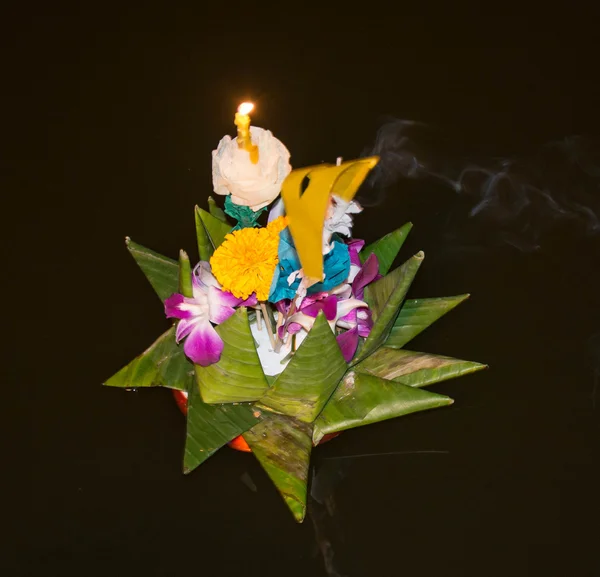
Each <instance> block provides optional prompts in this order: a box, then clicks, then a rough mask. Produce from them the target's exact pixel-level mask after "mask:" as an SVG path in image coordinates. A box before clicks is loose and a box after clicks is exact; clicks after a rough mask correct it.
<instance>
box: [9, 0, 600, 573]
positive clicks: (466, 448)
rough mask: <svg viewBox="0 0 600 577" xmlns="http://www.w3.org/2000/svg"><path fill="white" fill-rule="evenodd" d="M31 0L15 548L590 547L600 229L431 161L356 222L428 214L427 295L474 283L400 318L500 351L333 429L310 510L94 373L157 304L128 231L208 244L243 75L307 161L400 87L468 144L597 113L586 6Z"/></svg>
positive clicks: (123, 563) (408, 109) (24, 112)
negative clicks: (442, 404)
mask: <svg viewBox="0 0 600 577" xmlns="http://www.w3.org/2000/svg"><path fill="white" fill-rule="evenodd" d="M195 4H197V5H195ZM21 8H22V10H19V11H17V10H13V11H12V12H9V13H8V14H7V16H6V18H5V19H3V20H4V22H5V24H7V26H8V27H9V28H10V29H11V33H9V34H8V36H7V37H8V38H9V43H8V46H7V47H6V50H5V51H4V53H5V57H6V60H7V63H6V67H5V75H6V76H5V79H6V83H5V88H4V92H5V95H7V96H9V97H10V105H9V106H7V107H6V108H5V113H6V116H7V121H8V122H7V123H6V125H7V126H8V127H9V129H10V130H9V132H8V134H9V135H10V139H9V142H8V144H9V150H8V151H7V154H6V157H5V158H6V159H7V160H8V168H9V169H8V171H7V174H8V176H9V177H10V182H9V185H8V187H7V188H6V190H5V192H4V194H3V197H4V200H5V202H6V210H4V211H3V213H4V216H5V218H7V221H8V224H9V225H10V224H13V225H14V228H13V227H10V228H9V229H8V230H9V232H10V234H9V235H8V236H7V240H6V241H5V242H4V243H3V244H4V247H3V248H4V251H5V253H6V254H7V259H6V260H5V262H7V263H9V264H8V266H9V267H10V268H9V269H8V270H9V271H10V272H9V273H7V274H6V277H7V280H6V283H7V284H9V289H10V291H9V293H8V297H7V298H6V299H5V301H4V302H5V312H6V311H8V312H9V313H13V315H14V317H13V321H14V322H11V323H10V324H9V325H8V327H7V330H6V332H5V337H6V338H7V340H9V341H10V343H9V344H8V345H7V346H9V347H11V348H9V349H8V351H9V353H10V354H9V356H8V362H7V363H6V365H5V366H6V367H7V372H8V375H7V377H6V378H5V379H3V384H4V390H5V391H6V393H5V397H4V399H5V402H4V403H3V407H2V409H3V413H5V414H6V416H4V417H3V419H2V423H3V425H4V428H5V432H4V435H3V437H4V439H3V441H4V443H3V444H4V445H5V449H4V455H5V472H4V475H3V479H4V480H5V481H6V489H5V491H4V497H5V499H6V501H7V507H5V511H6V515H5V514H4V513H3V518H4V519H5V521H4V526H5V530H6V531H7V533H8V539H6V538H5V539H4V540H3V550H4V552H3V554H2V555H1V563H0V565H1V566H2V575H6V576H7V577H12V576H30V577H50V576H60V577H67V576H90V577H92V576H107V575H110V576H111V577H121V576H137V575H140V576H142V575H143V576H145V577H152V576H156V577H158V576H161V577H162V576H169V577H172V576H177V575H211V576H212V575H219V576H221V575H223V576H225V575H232V576H238V577H246V576H247V577H254V576H260V577H270V576H277V577H279V576H283V575H285V576H296V575H298V576H303V577H308V576H310V577H321V576H325V575H345V576H348V577H375V576H377V577H378V576H386V577H387V576H393V575H407V576H408V575H410V576H411V577H417V576H427V577H431V576H435V577H446V576H448V577H450V576H467V577H496V576H497V577H512V576H514V577H524V576H538V575H539V576H544V577H549V576H590V577H591V576H594V575H600V561H599V560H598V551H597V549H598V514H599V512H600V507H599V506H598V498H599V495H598V486H599V485H598V481H599V478H598V474H597V467H598V456H599V452H598V449H599V436H598V435H599V433H600V428H599V425H598V423H599V420H600V387H599V386H598V382H599V380H600V356H599V355H600V342H599V339H600V336H599V335H600V284H599V281H600V275H599V271H600V242H599V239H598V237H597V236H594V235H590V234H587V233H585V232H584V231H583V230H581V229H580V228H578V225H577V222H569V223H567V224H561V225H560V226H559V227H558V228H553V229H551V230H550V231H549V232H548V231H546V232H545V233H544V236H543V238H542V240H541V242H540V248H539V249H538V250H537V251H530V250H527V251H523V250H520V248H519V247H518V246H515V243H514V242H502V241H501V239H502V238H503V237H502V234H500V231H498V230H496V229H494V228H493V227H494V226H495V224H494V220H493V219H492V220H491V221H490V220H485V219H484V220H479V221H477V220H472V219H469V218H468V214H469V211H470V209H471V208H472V206H471V205H470V204H469V202H468V199H465V198H464V197H461V196H460V195H457V194H455V193H453V192H452V191H449V190H448V189H447V188H444V187H443V186H441V185H440V183H435V182H430V181H426V180H425V181H423V180H417V181H415V180H410V181H402V180H401V181H399V182H397V183H396V184H395V185H393V186H392V187H391V188H390V189H389V190H387V191H386V194H385V196H384V198H381V197H378V199H379V200H378V202H379V204H377V205H376V206H374V207H372V208H369V209H367V210H366V211H365V212H364V213H363V214H362V215H360V216H359V217H358V218H357V222H356V236H358V237H362V238H365V239H367V241H371V240H374V239H375V238H377V237H379V236H380V235H382V234H383V233H385V232H388V231H390V230H392V229H393V228H394V227H397V226H399V225H401V224H403V223H404V222H406V221H409V220H410V221H412V222H413V223H414V229H413V231H412V233H411V235H410V238H409V240H408V241H407V243H406V245H405V246H404V248H403V250H402V256H403V257H404V258H406V257H408V256H410V255H411V254H414V253H415V252H417V251H418V250H420V249H423V250H424V251H425V254H426V259H425V263H424V265H423V267H422V268H421V271H420V273H419V276H418V277H417V280H416V282H415V284H414V286H413V287H412V289H411V296H414V297H418V296H423V297H425V296H427V297H428V296H444V295H455V294H461V293H465V292H469V293H471V295H472V296H471V299H470V300H469V301H467V302H466V303H464V304H463V305H461V306H460V307H459V308H458V309H457V310H455V311H453V312H452V313H451V314H449V315H448V316H447V317H445V318H444V319H442V320H441V321H440V322H439V323H438V324H437V325H436V326H435V327H432V328H431V329H429V330H428V331H426V332H425V333H423V334H422V335H421V336H419V337H418V338H417V339H416V340H415V341H414V342H413V343H411V345H410V347H411V348H414V349H416V350H423V351H428V352H432V353H439V354H447V355H451V356H455V357H459V358H466V359H471V360H477V361H480V362H484V363H487V364H489V366H490V369H489V370H488V371H485V372H482V373H478V374H476V375H472V376H469V377H465V378H463V379H459V380H455V381H448V382H445V383H442V384H440V385H438V386H436V387H434V389H435V390H436V391H438V392H440V393H444V394H448V395H450V396H452V397H453V398H454V399H455V401H456V402H455V404H454V405H453V406H452V407H450V408H447V409H444V410H438V411H432V412H430V413H421V414H418V415H415V416H411V417H407V418H404V419H397V420H393V421H389V422H386V423H382V424H379V425H377V426H372V427H365V428H363V429H357V430H354V431H350V432H347V433H345V434H343V435H342V436H341V437H340V438H338V439H336V440H335V441H332V442H331V443H329V444H327V445H326V446H324V447H321V448H319V449H318V450H316V451H315V453H314V464H315V475H316V476H315V481H314V483H313V485H314V487H315V490H314V491H313V497H312V498H311V509H310V515H309V517H308V518H307V520H306V521H305V523H304V524H303V525H300V526H299V525H296V524H295V523H294V521H293V519H292V517H291V515H290V514H289V512H288V511H287V510H286V508H285V506H284V504H283V502H282V501H281V499H280V497H279V496H278V495H277V493H276V491H275V490H274V488H273V487H272V485H271V483H270V481H269V479H268V478H267V477H266V475H265V474H264V473H263V472H262V471H261V469H260V467H259V465H258V464H257V462H256V461H255V460H254V459H253V458H252V457H251V456H248V455H243V454H240V453H237V452H234V451H232V450H229V449H223V450H221V451H219V452H218V453H217V454H216V455H215V456H214V457H212V458H211V459H210V460H209V461H208V462H206V463H205V464H203V465H202V467H201V468H200V469H198V470H197V471H195V472H194V473H193V474H191V475H189V476H183V475H182V473H181V460H182V451H183V442H184V432H185V431H184V420H183V418H182V417H181V415H180V414H179V412H178V410H177V408H176V407H175V405H174V403H173V402H172V399H171V397H170V394H169V392H168V391H164V390H149V391H141V392H125V391H119V390H113V389H106V388H103V387H102V386H101V383H102V382H103V380H105V379H106V378H107V377H109V376H110V375H111V374H113V373H114V372H115V371H116V370H118V369H119V368H120V367H121V366H123V365H124V364H125V363H126V362H128V361H129V360H130V359H131V358H132V357H134V356H135V355H136V354H138V353H139V352H140V351H142V350H143V349H144V348H145V347H146V346H147V345H148V344H149V343H150V342H152V341H153V340H154V339H155V338H156V336H158V335H159V334H160V333H161V332H162V331H163V330H165V327H167V326H168V323H167V321H166V320H165V319H164V318H163V314H162V310H161V305H160V303H159V301H158V300H157V299H156V297H155V295H154V294H153V292H152V290H151V288H150V287H149V286H148V285H147V284H146V281H145V279H144V278H143V275H142V274H141V273H140V271H139V270H138V269H137V267H136V266H135V264H134V262H133V260H132V259H131V257H130V256H129V255H128V254H127V251H126V250H125V245H124V238H125V236H127V235H128V236H130V237H132V239H134V240H135V241H137V242H139V243H141V244H143V245H145V246H148V247H151V248H153V249H155V250H157V251H159V252H161V253H163V254H167V255H170V256H172V257H174V256H176V255H177V251H178V250H179V249H180V248H185V249H187V250H188V251H190V252H191V253H194V250H195V249H194V246H195V238H194V220H193V207H194V204H196V203H198V204H201V205H202V204H203V203H205V198H206V196H208V194H210V193H211V192H212V187H211V172H210V171H211V168H210V160H211V156H210V153H211V151H212V150H213V148H215V146H216V144H217V142H218V141H219V139H220V138H221V137H222V136H223V135H224V134H226V133H232V132H233V128H234V127H233V124H232V122H233V113H234V110H235V107H236V106H237V104H238V103H239V102H240V101H242V100H246V99H252V100H254V101H255V102H256V104H257V113H256V115H255V117H254V121H255V123H256V124H257V125H259V126H263V127H266V128H269V129H270V130H272V131H273V132H274V134H275V135H276V136H277V137H278V138H280V139H281V140H282V141H283V142H284V143H285V144H286V145H287V147H288V148H289V149H290V151H291V153H292V162H293V164H294V166H296V167H300V166H305V165H309V164H315V163H319V162H322V161H327V162H333V161H334V160H335V158H336V157H337V156H340V155H341V156H343V157H345V158H347V159H350V158H353V157H357V156H359V155H360V154H361V153H362V151H363V150H365V148H366V147H368V146H369V145H370V144H371V143H372V141H373V139H374V137H375V134H376V131H377V128H378V127H379V125H380V122H381V121H382V119H384V118H388V117H390V116H391V117H396V118H402V119H410V120H418V121H423V122H427V123H430V124H433V125H436V126H440V127H442V128H443V129H444V130H445V132H446V134H448V135H449V138H450V142H451V143H453V144H451V146H450V149H451V150H452V151H454V152H456V151H460V154H464V155H466V156H469V155H472V156H478V157H480V158H481V157H484V158H485V157H488V158H491V157H497V156H500V157H505V156H506V157H514V156H519V155H527V154H531V153H533V152H535V151H536V150H538V149H539V148H540V147H541V146H543V145H544V144H545V143H547V142H550V141H554V140H560V139H563V138H565V137H568V136H571V135H580V134H586V135H589V137H590V138H592V139H594V138H596V139H597V138H598V137H599V136H600V130H599V127H600V124H599V120H600V115H598V112H597V110H596V108H597V102H598V98H599V96H600V93H599V89H598V82H597V73H596V66H595V58H596V56H597V54H598V42H597V40H596V36H597V35H596V33H595V30H594V29H593V28H592V26H593V23H594V19H593V18H592V15H591V14H590V15H587V14H583V13H582V12H576V11H575V12H574V9H572V8H571V5H568V6H567V5H565V7H563V8H562V9H560V10H557V11H556V12H550V10H551V9H550V7H549V6H545V8H544V11H543V12H540V11H539V10H537V9H535V10H534V9H533V8H532V9H531V10H530V11H528V10H527V9H526V8H524V7H523V6H521V7H520V9H519V10H518V11H514V12H511V11H510V10H508V8H506V7H502V6H500V5H498V6H495V5H485V6H484V5H481V4H480V3H479V4H477V3H473V4H472V5H471V6H468V7H462V8H459V7H458V6H456V5H455V4H454V3H451V4H449V5H448V6H447V7H446V8H444V9H438V8H435V9H434V7H433V6H432V5H430V6H420V5H419V6H414V5H408V4H406V5H397V6H395V7H393V8H391V7H390V6H389V5H388V6H386V4H383V5H382V6H380V7H376V6H374V5H373V4H372V3H368V4H364V5H363V6H362V7H361V8H360V9H354V8H352V6H351V5H350V4H348V3H346V4H339V5H337V4H336V5H335V6H333V5H332V6H328V7H323V6H320V7H319V8H318V9H315V10H313V9H310V8H309V7H308V6H307V5H298V6H296V7H294V6H293V5H291V4H289V5H285V6H283V5H279V6H277V7H274V8H273V9H272V10H266V9H265V8H266V7H265V6H262V5H260V6H259V5H254V4H253V5H246V6H245V7H243V6H242V5H240V6H236V5H231V4H220V5H213V6H211V7H210V8H202V7H201V5H200V3H188V4H187V5H184V4H171V5H166V4H165V5H164V6H162V8H157V7H149V6H144V7H143V8H142V9H140V10H136V9H133V8H132V7H129V6H128V5H126V4H125V5H121V6H120V7H118V8H110V7H108V6H107V5H105V4H87V3H86V4H81V5H75V4H73V5H67V4H61V3H48V4H47V5H45V6H44V7H42V6H35V5H31V6H25V5H21ZM553 10H554V9H553ZM591 193H592V194H600V190H599V189H598V188H596V189H595V190H592V191H591ZM21 201H22V202H21ZM13 203H15V206H16V208H15V209H14V210H13V209H12V206H13ZM9 204H10V207H9ZM451 214H452V215H457V214H458V216H459V218H458V220H456V219H455V218H452V219H450V218H449V215H451ZM462 216H464V217H465V218H464V219H462V220H461V217H462ZM457 222H459V223H463V222H464V223H466V224H465V225H464V227H463V225H462V224H460V225H457V224H456V223H457ZM5 230H6V229H5ZM512 232H513V233H514V232H515V230H513V231H512ZM518 232H519V231H518V230H516V233H518ZM511 238H512V237H511ZM499 239H500V240H499ZM521 248H523V247H521ZM13 349H14V351H13Z"/></svg>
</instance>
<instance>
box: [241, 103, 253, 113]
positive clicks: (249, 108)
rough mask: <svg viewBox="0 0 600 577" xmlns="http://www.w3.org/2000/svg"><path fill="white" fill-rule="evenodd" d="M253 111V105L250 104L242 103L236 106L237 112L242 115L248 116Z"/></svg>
mask: <svg viewBox="0 0 600 577" xmlns="http://www.w3.org/2000/svg"><path fill="white" fill-rule="evenodd" d="M253 109H254V104H252V102H242V103H241V104H240V105H239V106H238V112H239V113H240V114H243V115H246V114H250V112H252V110H253Z"/></svg>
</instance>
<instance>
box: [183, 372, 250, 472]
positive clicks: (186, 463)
mask: <svg viewBox="0 0 600 577" xmlns="http://www.w3.org/2000/svg"><path fill="white" fill-rule="evenodd" d="M189 384H190V387H189V389H188V405H187V407H188V410H187V432H186V438H185V451H184V455H183V472H184V473H185V474H187V473H190V472H191V471H193V470H194V469H195V468H196V467H197V466H198V465H200V464H201V463H203V462H204V461H206V459H208V458H209V457H210V456H211V455H213V454H214V453H216V452H217V451H218V450H219V449H220V448H221V447H222V446H223V445H225V444H227V443H229V441H231V440H232V439H235V437H237V436H239V435H241V434H242V433H243V432H245V431H247V430H248V429H250V428H251V427H253V426H255V425H256V424H257V423H258V422H260V418H258V417H256V416H255V414H254V413H255V411H254V409H253V408H252V406H251V405H207V404H206V403H204V402H203V401H202V398H201V397H200V391H199V390H198V385H197V384H196V383H195V382H194V380H193V378H192V379H190V383H189Z"/></svg>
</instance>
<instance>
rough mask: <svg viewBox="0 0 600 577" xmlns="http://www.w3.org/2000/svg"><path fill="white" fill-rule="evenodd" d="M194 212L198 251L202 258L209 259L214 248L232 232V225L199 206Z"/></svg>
mask: <svg viewBox="0 0 600 577" xmlns="http://www.w3.org/2000/svg"><path fill="white" fill-rule="evenodd" d="M194 212H195V218H196V237H197V239H198V253H199V254H200V260H205V261H208V260H209V259H210V257H211V256H212V253H213V252H214V250H215V249H216V248H217V247H218V246H219V245H220V244H221V243H222V242H223V240H224V239H225V236H226V235H227V234H229V233H230V232H231V226H230V225H229V224H228V223H227V222H224V221H222V220H219V219H218V218H217V217H215V216H213V215H212V214H210V213H209V212H206V211H205V210H204V209H202V208H200V207H199V206H196V209H195V211H194Z"/></svg>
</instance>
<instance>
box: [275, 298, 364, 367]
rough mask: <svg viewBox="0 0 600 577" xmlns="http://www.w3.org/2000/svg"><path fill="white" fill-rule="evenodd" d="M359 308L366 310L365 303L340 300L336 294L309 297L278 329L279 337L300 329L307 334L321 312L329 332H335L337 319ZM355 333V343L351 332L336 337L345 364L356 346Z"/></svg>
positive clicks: (345, 299) (354, 300)
mask: <svg viewBox="0 0 600 577" xmlns="http://www.w3.org/2000/svg"><path fill="white" fill-rule="evenodd" d="M359 308H360V309H363V308H365V309H366V308H367V303H365V302H363V301H361V300H358V299H353V298H340V296H339V295H337V294H329V293H326V292H323V293H317V294H314V295H309V296H307V297H305V298H304V299H303V300H302V303H301V305H300V307H299V309H298V311H297V312H296V313H294V314H293V315H291V316H290V318H289V320H288V323H287V325H286V326H285V327H283V326H282V327H280V328H279V336H280V337H283V335H284V334H285V333H286V332H288V333H290V334H294V333H297V332H299V331H300V330H302V329H304V330H305V331H307V332H308V331H310V329H311V328H312V326H313V325H314V323H315V320H316V318H317V315H318V314H319V312H321V311H323V313H324V315H325V318H326V319H327V321H328V322H329V326H330V327H331V330H332V331H335V326H336V324H337V323H338V321H339V319H341V318H342V317H346V316H347V315H348V314H350V313H351V312H352V311H355V310H356V309H359ZM355 332H356V342H354V338H353V336H354V333H353V332H352V331H345V332H344V333H343V334H341V335H338V336H337V337H336V338H337V341H338V344H339V345H340V349H341V350H342V354H343V355H344V359H345V360H346V362H349V361H350V360H351V359H352V357H353V356H354V353H355V352H356V347H357V346H358V332H357V331H355ZM349 333H350V334H349Z"/></svg>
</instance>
